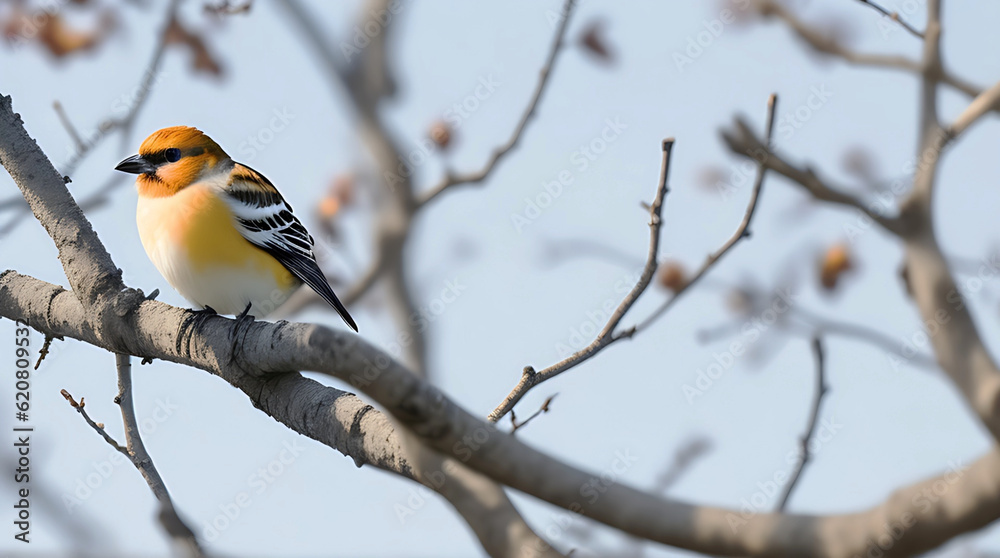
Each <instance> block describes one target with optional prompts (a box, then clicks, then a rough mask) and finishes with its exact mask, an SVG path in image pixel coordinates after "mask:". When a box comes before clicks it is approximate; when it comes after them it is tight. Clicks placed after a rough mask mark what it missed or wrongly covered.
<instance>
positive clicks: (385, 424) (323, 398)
mask: <svg viewBox="0 0 1000 558" xmlns="http://www.w3.org/2000/svg"><path fill="white" fill-rule="evenodd" d="M26 161H30V162H26ZM0 164H3V166H4V167H5V168H6V169H7V170H8V172H10V174H11V176H12V177H13V178H14V180H15V182H16V183H17V185H18V187H19V188H20V189H21V191H22V193H23V195H24V197H25V199H26V200H27V201H28V203H29V205H30V206H31V209H32V211H33V213H34V214H35V216H36V218H37V219H38V220H39V221H40V222H42V224H43V226H44V227H45V229H46V231H47V232H48V233H49V236H50V237H51V238H52V239H53V241H54V242H55V244H56V247H57V248H58V249H59V257H60V260H61V262H62V264H63V269H64V271H65V273H66V276H67V278H68V279H69V283H70V285H71V287H72V288H73V289H74V290H73V291H72V292H69V291H64V290H63V289H61V288H60V287H57V286H55V285H46V284H43V285H41V290H40V291H35V293H34V296H35V297H37V300H38V301H40V300H46V301H47V302H46V303H45V304H46V305H51V307H50V308H49V310H47V311H45V312H51V311H52V310H53V309H55V308H56V305H57V302H56V299H58V300H59V303H60V304H62V305H63V306H61V307H62V308H64V309H68V312H69V313H70V314H72V315H73V320H74V323H75V325H76V326H78V327H82V328H83V331H86V332H88V333H89V334H93V335H94V336H95V337H94V338H93V339H94V341H95V344H97V345H98V346H101V347H104V348H107V349H109V350H112V351H113V352H117V353H122V354H145V351H140V350H127V349H126V350H120V349H121V348H122V346H124V345H131V343H128V342H126V339H127V337H128V336H129V335H130V332H129V331H128V329H129V328H130V327H134V324H132V325H126V324H125V322H124V321H123V320H126V321H127V320H129V319H131V318H136V316H135V309H136V307H137V305H139V304H141V303H142V302H144V301H147V299H146V297H144V296H143V295H142V293H141V291H138V290H135V289H126V287H125V285H124V284H123V283H122V281H121V271H120V270H119V269H118V268H117V267H116V266H115V265H114V262H113V261H112V260H111V257H110V255H109V254H108V253H107V250H106V249H105V248H104V246H103V244H101V242H100V240H99V239H98V237H97V234H96V233H95V232H94V230H93V228H92V227H91V225H90V223H89V222H88V221H87V219H86V217H85V216H84V214H83V212H82V211H81V210H80V208H79V207H78V206H77V205H76V203H75V202H74V201H73V198H72V196H70V194H69V192H68V191H67V189H66V185H65V183H64V182H63V180H62V177H61V176H60V175H59V173H58V172H56V170H55V168H54V167H53V166H52V164H51V162H50V161H49V160H48V159H47V158H46V157H45V155H44V154H43V153H42V151H41V149H39V148H38V145H37V144H36V143H35V141H34V140H33V139H32V138H31V137H30V136H29V135H28V134H27V132H26V131H25V129H24V127H23V124H22V123H21V120H20V117H19V116H18V115H16V114H15V113H14V112H13V109H12V106H11V99H10V97H0ZM0 277H5V278H6V277H10V278H12V279H16V274H9V273H3V274H0ZM32 288H33V289H35V288H39V285H36V286H34V287H32ZM0 290H3V288H2V287H0ZM15 290H18V289H15ZM25 294H27V293H25ZM32 307H33V308H36V309H38V307H36V306H34V305H32ZM22 310H27V308H25V309H22ZM22 310H18V312H21V311H22ZM50 316H51V314H50ZM154 320H158V318H154ZM66 325H68V324H66ZM188 325H190V314H189V313H188V312H180V311H179V313H178V314H176V315H175V316H174V319H173V320H172V321H170V322H168V323H159V324H157V323H155V322H147V325H146V327H147V328H148V330H149V331H156V330H159V331H161V332H162V331H169V332H171V333H172V335H171V339H172V343H173V344H174V349H173V350H174V351H181V350H182V347H186V348H187V351H191V350H193V349H192V344H193V343H194V342H195V340H194V333H193V332H191V331H190V329H189V328H188V327H187V326H188ZM231 331H232V328H231V327H229V326H228V325H227V326H223V327H222V328H220V330H219V331H218V333H219V334H220V337H218V338H215V339H214V343H218V344H220V345H208V346H201V347H200V348H201V350H202V352H201V354H200V355H199V357H201V358H203V359H206V360H202V361H201V365H200V366H201V367H206V368H205V369H206V370H208V369H212V370H215V371H216V373H218V374H219V375H221V376H223V377H224V378H226V379H227V380H228V381H229V382H230V383H232V384H233V385H234V386H236V387H238V388H240V389H241V390H243V392H244V393H246V394H247V395H248V396H249V397H250V398H251V400H252V401H253V404H254V406H255V407H257V408H260V409H262V410H264V411H265V412H267V413H268V414H269V415H270V416H272V417H274V418H275V419H276V420H278V421H280V422H282V423H283V424H285V425H286V426H288V427H289V428H292V429H293V430H296V431H297V432H300V433H302V434H305V435H307V436H310V437H312V438H314V439H316V440H318V441H320V442H322V443H324V444H327V445H329V446H330V447H332V448H335V449H337V450H339V451H341V452H342V453H344V454H345V455H350V456H351V457H352V458H354V460H355V462H356V463H357V464H358V465H359V466H360V465H362V464H371V465H374V466H376V467H379V468H382V469H386V470H389V471H392V472H396V473H398V474H401V475H403V476H404V477H407V478H414V477H413V475H414V471H413V469H412V468H411V466H410V464H409V461H408V456H407V455H406V452H404V451H403V450H402V449H401V448H400V447H399V440H398V439H397V438H396V437H395V433H394V430H393V428H392V426H391V425H390V423H389V421H388V419H386V417H385V416H383V415H381V414H380V413H377V414H372V413H371V411H372V408H371V406H369V405H366V404H364V403H363V402H361V401H360V400H358V399H357V398H356V397H354V396H353V395H352V394H348V393H345V392H341V391H338V390H335V389H332V388H325V387H323V386H322V385H320V384H318V383H317V382H315V381H312V380H307V379H305V378H303V377H301V375H299V374H288V373H283V374H281V375H280V376H278V377H270V378H262V377H260V376H254V375H251V374H248V373H247V372H246V370H257V368H256V367H255V366H252V365H248V366H246V367H243V368H241V367H239V366H238V365H235V366H234V365H233V364H232V363H233V362H234V355H232V354H230V355H229V356H228V357H226V358H225V359H224V360H215V359H214V355H216V354H217V353H218V351H217V350H215V349H214V346H223V345H225V344H226V343H227V342H226V341H223V338H229V339H230V340H229V341H228V343H229V344H230V345H231V344H232V339H231V337H230V332H231ZM223 332H224V333H223ZM161 340H162V338H161ZM250 342H252V340H251V341H250ZM132 346H133V347H136V346H135V345H132ZM140 346H141V345H140ZM113 347H118V348H119V350H115V349H114V348H113ZM137 349H138V347H137ZM146 356H148V355H146ZM381 358H382V357H379V359H380V360H379V362H381ZM222 362H227V363H230V364H229V365H228V366H225V367H223V364H222ZM208 363H211V364H208ZM292 369H293V368H288V367H285V368H282V370H283V371H286V372H287V371H288V370H292ZM407 374H411V373H410V372H407ZM359 427H361V428H365V429H364V430H363V431H362V433H361V435H358V433H357V430H356V429H358V428H359ZM445 474H446V476H447V477H448V479H450V480H451V479H453V481H452V482H453V484H452V485H451V486H452V487H453V489H454V490H459V488H454V487H455V486H456V484H454V483H457V484H458V485H459V486H461V485H465V486H466V488H465V489H463V490H465V491H466V492H468V491H470V490H473V489H472V487H471V483H473V482H474V481H475V479H478V478H481V477H482V476H481V475H479V474H478V473H473V474H472V475H471V476H470V475H462V476H452V475H451V474H450V473H448V472H446V473H445ZM442 494H443V493H442ZM443 495H444V494H443ZM493 495H494V498H493V499H492V500H490V502H491V506H492V508H491V509H494V510H495V511H497V512H498V514H497V519H496V521H493V522H491V523H486V522H483V521H482V520H481V519H480V520H479V523H478V524H476V525H474V528H475V529H476V532H477V535H479V536H480V540H481V541H482V540H484V539H483V535H484V533H485V530H489V531H490V536H489V537H487V539H488V540H489V541H492V542H496V541H505V544H507V545H508V546H509V547H512V548H513V547H517V546H521V545H532V546H537V547H540V548H542V547H544V548H548V547H549V545H548V543H546V542H545V541H543V540H542V539H541V538H540V537H538V536H537V535H535V534H534V533H533V532H532V531H531V529H530V527H528V526H527V524H526V523H525V522H524V520H523V518H521V516H520V515H519V514H517V512H516V510H515V509H514V507H513V504H512V503H511V502H510V500H509V499H508V498H507V496H506V494H504V492H503V491H502V490H499V489H497V490H495V491H494V492H493ZM445 496H446V497H448V495H445ZM452 497H453V498H457V497H458V496H452ZM453 504H455V502H454V501H453ZM481 504H482V503H481V502H480V505H481ZM455 505H456V508H457V509H458V510H459V511H460V512H462V513H463V514H464V513H471V512H472V511H474V510H475V509H476V507H475V506H477V500H470V499H468V498H466V499H465V500H464V501H463V502H462V504H461V506H459V505H458V504H455ZM469 521H470V525H471V524H472V521H473V520H472V519H470V520H469ZM484 544H485V543H484ZM491 544H492V543H491ZM493 550H495V549H493V548H487V551H489V552H491V554H494V555H498V554H495V553H494V552H493Z"/></svg>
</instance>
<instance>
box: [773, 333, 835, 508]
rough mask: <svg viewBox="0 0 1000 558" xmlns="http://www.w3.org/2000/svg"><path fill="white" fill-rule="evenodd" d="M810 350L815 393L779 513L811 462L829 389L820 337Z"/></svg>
mask: <svg viewBox="0 0 1000 558" xmlns="http://www.w3.org/2000/svg"><path fill="white" fill-rule="evenodd" d="M812 350H813V356H814V357H815V359H816V393H815V395H813V400H812V407H811V408H810V411H809V419H808V421H807V422H806V431H805V433H804V434H803V435H802V438H800V439H799V461H798V463H797V464H796V465H795V469H794V470H793V471H792V476H791V478H790V479H789V480H788V484H786V485H785V488H784V490H782V492H781V497H780V498H778V505H777V507H776V509H777V510H778V511H779V512H780V511H784V510H785V507H786V506H787V505H788V499H789V498H791V497H792V492H794V491H795V487H796V486H797V485H798V482H799V479H800V478H802V471H804V470H805V468H806V466H807V465H809V461H810V460H812V454H811V453H810V452H809V442H811V441H812V437H813V434H814V433H815V432H816V425H817V424H819V407H820V405H822V404H823V396H824V395H826V393H827V391H828V389H829V388H827V386H826V357H825V355H824V354H823V339H822V338H821V337H819V336H817V337H813V340H812Z"/></svg>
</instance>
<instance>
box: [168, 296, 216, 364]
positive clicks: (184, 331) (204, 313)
mask: <svg viewBox="0 0 1000 558" xmlns="http://www.w3.org/2000/svg"><path fill="white" fill-rule="evenodd" d="M217 315H218V312H216V311H215V309H214V308H212V307H211V306H205V307H204V308H201V309H199V310H191V311H190V312H189V313H188V315H187V316H186V317H185V318H184V321H183V322H182V323H181V328H180V331H179V332H178V334H177V352H178V353H179V352H181V346H182V345H183V342H184V339H187V340H188V342H190V340H191V334H192V333H193V332H194V329H195V328H198V327H201V324H203V323H205V320H207V319H209V318H211V317H212V316H217Z"/></svg>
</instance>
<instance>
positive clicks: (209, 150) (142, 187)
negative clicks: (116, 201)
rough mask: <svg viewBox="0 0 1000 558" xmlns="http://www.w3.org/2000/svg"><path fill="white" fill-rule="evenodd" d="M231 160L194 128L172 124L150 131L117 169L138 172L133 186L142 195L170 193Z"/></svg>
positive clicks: (218, 168)
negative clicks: (136, 149)
mask: <svg viewBox="0 0 1000 558" xmlns="http://www.w3.org/2000/svg"><path fill="white" fill-rule="evenodd" d="M227 163H231V160H230V159H229V156H228V155H226V152H225V151H223V150H222V148H221V147H219V144H217V143H215V142H214V141H212V138H210V137H208V136H206V135H205V134H204V133H202V131H201V130H198V129H197V128H190V127H187V126H174V127H171V128H163V129H162V130H158V131H156V132H153V134H152V135H150V136H149V137H148V138H146V141H144V142H142V145H141V146H139V154H138V155H133V156H131V157H129V158H128V159H125V160H124V161H122V162H121V163H118V166H117V167H115V169H116V170H120V171H123V172H128V173H132V174H137V175H139V177H138V178H137V179H136V182H135V183H136V187H137V188H138V189H139V195H140V196H144V197H153V198H156V197H163V196H172V195H174V194H176V193H177V192H179V191H180V190H182V189H184V188H186V187H188V186H190V185H191V184H194V183H195V182H198V181H199V180H201V179H203V178H205V177H206V176H208V175H211V174H214V173H216V172H219V171H220V170H222V169H224V168H225V165H226V164H227Z"/></svg>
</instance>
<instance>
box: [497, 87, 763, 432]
mask: <svg viewBox="0 0 1000 558" xmlns="http://www.w3.org/2000/svg"><path fill="white" fill-rule="evenodd" d="M777 102H778V97H777V95H771V96H770V97H769V98H768V101H767V125H766V126H767V128H766V133H765V136H766V138H767V142H768V143H770V138H771V132H772V130H773V128H774V114H775V109H776V107H777ZM668 141H670V140H666V141H664V144H663V147H664V160H663V171H662V173H661V178H660V180H661V186H660V189H659V190H658V191H657V199H656V201H654V202H653V205H651V206H650V224H649V226H650V241H649V255H648V256H647V258H646V265H645V266H644V267H643V271H642V274H641V276H640V277H639V281H638V282H637V283H636V285H635V287H633V288H632V291H631V292H629V294H628V295H627V296H626V297H625V300H623V301H622V303H621V304H620V305H619V306H618V309H617V310H616V311H615V313H614V314H612V315H611V319H610V320H608V323H607V324H606V325H605V326H604V329H602V330H601V332H600V333H598V335H597V338H596V339H594V341H593V342H591V344H590V345H588V346H586V347H584V348H583V349H581V350H580V351H578V352H576V353H574V354H572V355H570V356H569V357H567V358H565V359H563V360H562V361H560V362H558V363H556V364H554V365H552V366H550V367H548V368H546V369H544V370H541V371H539V372H536V371H535V370H534V368H532V367H530V366H528V367H525V369H524V372H523V373H522V374H521V379H520V381H518V383H517V385H515V386H514V389H513V390H511V392H510V393H509V394H508V395H507V397H506V398H504V400H503V401H502V402H501V403H500V405H498V406H497V408H496V409H494V410H493V412H492V413H490V414H489V417H488V419H489V420H490V422H496V421H498V420H500V419H501V418H503V416H504V415H506V414H507V413H508V412H510V411H511V410H512V409H513V408H514V406H515V405H516V404H517V403H518V401H520V400H521V399H522V398H523V397H524V396H525V394H527V393H528V391H530V390H531V389H532V388H533V387H535V386H537V385H538V384H540V383H542V382H544V381H546V380H549V379H551V378H554V377H555V376H558V375H559V374H562V373H563V372H565V371H567V370H569V369H570V368H572V367H574V366H576V365H578V364H580V363H581V362H584V361H585V360H587V359H589V358H591V357H593V356H594V355H596V354H597V353H598V352H600V351H602V350H603V349H605V348H606V347H608V346H609V345H611V344H613V343H615V342H617V341H620V340H622V339H628V338H631V337H632V336H633V335H635V334H636V333H638V332H640V331H643V330H645V329H646V328H647V327H649V326H650V324H652V323H653V322H654V321H655V320H657V319H658V318H659V317H660V316H662V315H663V314H664V313H665V312H666V311H667V310H668V309H669V308H670V306H671V305H673V303H674V302H675V301H676V300H677V299H678V297H680V296H681V295H682V294H683V293H684V292H686V291H687V290H688V289H690V288H691V286H692V285H693V284H695V283H697V282H698V281H699V280H700V279H701V278H702V277H703V276H704V275H705V274H706V273H707V272H708V270H709V269H711V268H712V267H713V266H714V265H715V264H716V263H717V262H718V261H719V260H720V259H721V258H722V256H724V255H725V254H726V253H727V252H728V251H729V250H731V249H732V247H733V246H735V245H736V243H737V242H739V241H740V240H741V239H742V238H744V237H747V236H749V235H750V233H749V232H748V230H747V229H748V228H749V226H750V221H751V219H753V214H754V211H755V210H756V208H757V201H758V199H759V198H760V191H761V188H762V187H763V184H764V172H765V170H766V168H765V167H764V166H763V165H758V169H757V177H756V179H755V181H754V186H753V192H752V193H751V195H750V202H749V204H748V205H747V210H746V213H745V214H744V216H743V221H742V222H741V223H740V225H739V227H737V229H736V232H735V233H734V234H733V236H732V237H730V238H729V240H727V241H726V243H725V244H723V246H722V247H721V248H720V249H719V250H717V251H716V252H715V253H713V254H711V255H710V256H709V257H708V259H707V260H706V261H705V263H704V264H703V265H702V266H701V268H699V270H698V271H697V272H696V273H695V275H694V276H693V277H692V279H691V280H690V281H688V282H687V283H686V284H685V285H684V286H683V287H681V288H680V289H679V290H678V291H677V292H676V293H674V296H672V297H671V298H670V299H668V300H667V301H666V302H664V303H663V304H661V305H660V307H659V308H658V309H657V310H655V311H654V312H653V313H652V314H651V315H650V316H648V317H647V318H645V319H644V320H643V321H641V322H640V323H639V324H637V325H635V326H632V327H630V328H628V329H625V330H623V331H620V332H615V329H616V328H617V327H618V324H619V322H621V319H622V318H623V317H624V316H625V313H626V312H628V310H629V309H630V308H631V307H632V305H633V304H635V301H636V300H638V298H639V296H641V295H642V293H643V292H645V290H646V288H647V287H648V286H649V282H650V280H651V279H652V275H653V273H654V272H655V271H656V266H657V251H658V247H659V226H660V217H659V213H660V210H661V207H660V205H662V201H663V200H662V194H665V193H666V171H667V169H668V165H669V155H670V152H669V149H668V145H667V142H668ZM657 202H659V205H658V203H657ZM654 212H655V213H654Z"/></svg>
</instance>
